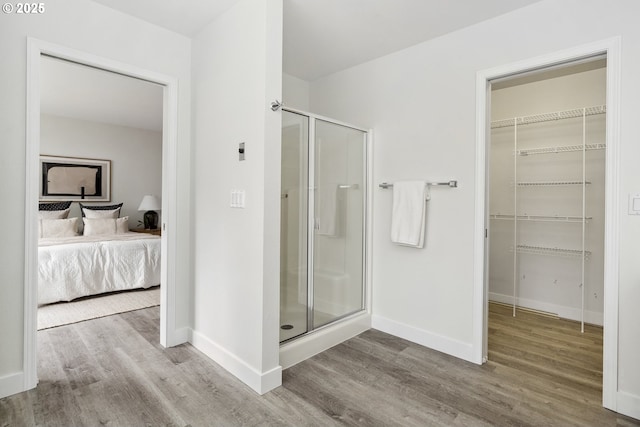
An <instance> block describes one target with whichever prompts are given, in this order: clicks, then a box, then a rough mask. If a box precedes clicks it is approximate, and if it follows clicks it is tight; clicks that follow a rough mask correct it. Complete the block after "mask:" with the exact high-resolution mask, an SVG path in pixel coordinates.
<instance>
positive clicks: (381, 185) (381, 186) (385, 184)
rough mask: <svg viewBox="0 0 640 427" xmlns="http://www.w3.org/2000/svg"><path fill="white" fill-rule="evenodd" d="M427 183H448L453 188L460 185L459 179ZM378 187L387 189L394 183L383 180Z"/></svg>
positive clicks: (433, 184) (430, 184)
mask: <svg viewBox="0 0 640 427" xmlns="http://www.w3.org/2000/svg"><path fill="white" fill-rule="evenodd" d="M426 184H427V185H429V186H436V185H446V186H448V187H451V188H456V187H458V181H454V180H452V181H447V182H427V183H426ZM378 187H380V188H384V189H387V188H392V187H393V184H392V183H388V182H383V183H382V184H379V185H378Z"/></svg>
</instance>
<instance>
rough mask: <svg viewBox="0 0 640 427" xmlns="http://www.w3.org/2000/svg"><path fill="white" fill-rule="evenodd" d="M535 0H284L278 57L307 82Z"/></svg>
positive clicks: (287, 68) (291, 72) (526, 4)
mask: <svg viewBox="0 0 640 427" xmlns="http://www.w3.org/2000/svg"><path fill="white" fill-rule="evenodd" d="M537 1H539V0H322V1H310V0H284V44H283V48H284V60H283V68H284V71H285V72H286V73H288V74H291V75H293V76H296V77H298V78H301V79H303V80H307V81H313V80H315V79H317V78H319V77H323V76H326V75H328V74H332V73H334V72H336V71H339V70H344V69H347V68H349V67H352V66H354V65H357V64H361V63H363V62H367V61H370V60H372V59H375V58H379V57H381V56H384V55H387V54H389V53H392V52H396V51H398V50H400V49H404V48H407V47H409V46H413V45H415V44H418V43H421V42H423V41H425V40H429V39H433V38H436V37H438V36H441V35H443V34H446V33H450V32H453V31H456V30H459V29H461V28H464V27H467V26H469V25H473V24H476V23H478V22H481V21H485V20H487V19H490V18H493V17H495V16H498V15H502V14H505V13H507V12H510V11H512V10H515V9H518V8H521V7H524V6H528V5H530V4H532V3H535V2H537Z"/></svg>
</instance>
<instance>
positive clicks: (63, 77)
mask: <svg viewBox="0 0 640 427" xmlns="http://www.w3.org/2000/svg"><path fill="white" fill-rule="evenodd" d="M93 1H95V2H97V3H101V4H103V5H105V6H107V7H111V8H113V9H116V10H119V11H121V12H123V13H126V14H128V15H132V16H135V17H138V18H140V19H143V20H146V21H148V22H151V23H153V24H156V25H158V26H161V27H164V28H167V29H169V30H171V31H174V32H177V33H180V34H183V35H185V36H187V37H193V36H194V35H196V34H197V33H198V31H200V30H201V29H202V28H203V27H204V26H206V25H207V24H208V23H210V22H211V21H213V20H214V19H216V18H217V17H218V16H219V15H220V14H222V13H223V12H225V11H226V10H228V9H229V8H230V7H231V6H232V5H233V4H234V3H236V2H237V1H239V0H161V1H158V0H93ZM264 1H269V0H264ZM283 1H284V40H283V50H284V55H283V56H284V58H283V71H284V72H285V73H288V74H291V75H293V76H296V77H298V78H301V79H303V80H306V81H313V80H316V79H318V78H320V77H323V76H326V75H328V74H331V73H334V72H337V71H340V70H344V69H346V68H349V67H352V66H354V65H357V64H360V63H363V62H366V61H369V60H372V59H375V58H378V57H381V56H384V55H387V54H389V53H392V52H395V51H397V50H400V49H404V48H406V47H409V46H412V45H415V44H417V43H420V42H422V41H425V40H428V39H431V38H435V37H438V36H441V35H443V34H446V33H448V32H452V31H455V30H458V29H461V28H463V27H466V26H469V25H473V24H475V23H478V22H481V21H484V20H487V19H490V18H492V17H495V16H498V15H501V14H504V13H507V12H509V11H512V10H514V9H518V8H520V7H524V6H527V5H529V4H532V3H535V2H536V1H540V0H283ZM43 76H44V77H43V81H42V85H43V86H42V100H41V102H42V111H43V113H45V114H55V115H59V116H67V117H76V118H80V119H85V120H97V121H101V122H105V123H114V124H119V125H123V126H132V127H138V128H143V129H153V130H161V129H162V89H161V87H159V86H158V85H155V84H152V83H149V82H143V81H140V80H137V79H133V78H129V77H124V76H120V75H118V74H114V73H109V72H106V71H102V70H96V69H91V68H88V67H83V66H79V65H77V64H71V63H67V62H64V61H59V60H53V59H47V60H43Z"/></svg>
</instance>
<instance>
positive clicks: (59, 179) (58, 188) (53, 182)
mask: <svg viewBox="0 0 640 427" xmlns="http://www.w3.org/2000/svg"><path fill="white" fill-rule="evenodd" d="M40 174H41V180H40V201H52V200H90V201H95V202H108V201H111V161H110V160H99V159H83V158H76V157H59V156H40Z"/></svg>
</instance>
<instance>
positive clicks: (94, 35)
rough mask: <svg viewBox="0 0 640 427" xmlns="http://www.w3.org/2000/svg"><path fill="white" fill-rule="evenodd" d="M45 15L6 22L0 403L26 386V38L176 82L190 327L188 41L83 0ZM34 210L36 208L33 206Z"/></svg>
mask: <svg viewBox="0 0 640 427" xmlns="http://www.w3.org/2000/svg"><path fill="white" fill-rule="evenodd" d="M46 6H47V9H46V12H45V13H43V14H41V15H30V16H22V15H15V14H12V15H7V14H2V15H0V53H1V54H2V62H1V64H0V75H2V79H1V80H0V93H2V97H1V98H0V129H2V135H3V141H4V142H3V144H2V155H0V182H2V183H3V184H1V185H0V198H1V199H2V200H3V201H4V203H5V204H6V207H7V208H6V209H5V210H4V213H3V217H2V218H3V220H4V221H6V223H10V224H12V226H11V227H8V228H7V229H6V230H5V233H4V238H3V239H2V242H0V259H1V260H2V266H1V268H0V283H2V286H0V324H2V325H3V327H2V329H1V331H0V342H2V345H0V396H5V395H8V394H11V393H15V392H18V391H20V390H21V389H22V388H23V387H24V382H23V355H22V350H23V336H24V331H23V317H24V316H23V307H24V302H23V294H24V253H25V245H24V225H25V220H24V219H25V196H24V192H25V127H26V124H25V111H26V98H25V93H26V84H27V83H26V82H27V70H26V63H27V61H26V46H27V37H35V38H38V39H41V40H45V41H48V42H51V43H56V44H60V45H63V46H66V47H70V48H73V49H77V50H81V51H85V52H89V53H92V54H94V55H98V56H101V57H105V58H109V59H112V60H116V61H121V62H124V63H127V64H131V65H135V66H138V67H141V68H144V69H147V70H151V71H155V72H158V73H162V74H165V75H169V76H173V77H175V78H176V79H178V81H179V86H180V88H179V95H178V130H177V133H178V153H177V162H178V163H177V173H178V183H177V185H178V191H177V200H178V230H175V236H176V239H177V247H178V251H177V264H176V269H177V270H176V284H177V292H176V298H177V305H176V307H177V313H176V316H177V317H176V323H177V325H178V326H180V327H186V326H188V323H189V313H188V307H189V300H190V282H191V279H190V271H189V260H190V242H189V239H190V236H189V230H190V226H189V221H190V211H189V203H190V201H189V194H190V191H189V186H190V182H189V179H190V175H189V168H190V165H189V160H190V107H191V104H190V103H191V98H190V90H191V89H190V77H191V76H190V66H191V42H190V40H189V39H187V38H185V37H183V36H179V35H177V34H175V33H172V32H170V31H167V30H164V29H160V28H158V27H157V26H154V25H152V24H149V23H146V22H143V21H141V20H139V19H136V18H133V17H130V16H127V15H125V14H122V13H119V12H116V11H114V10H113V9H110V8H107V7H104V6H102V5H98V4H96V3H93V2H87V1H83V0H60V1H57V2H56V3H55V4H49V3H47V5H46ZM34 209H36V207H35V206H34Z"/></svg>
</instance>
